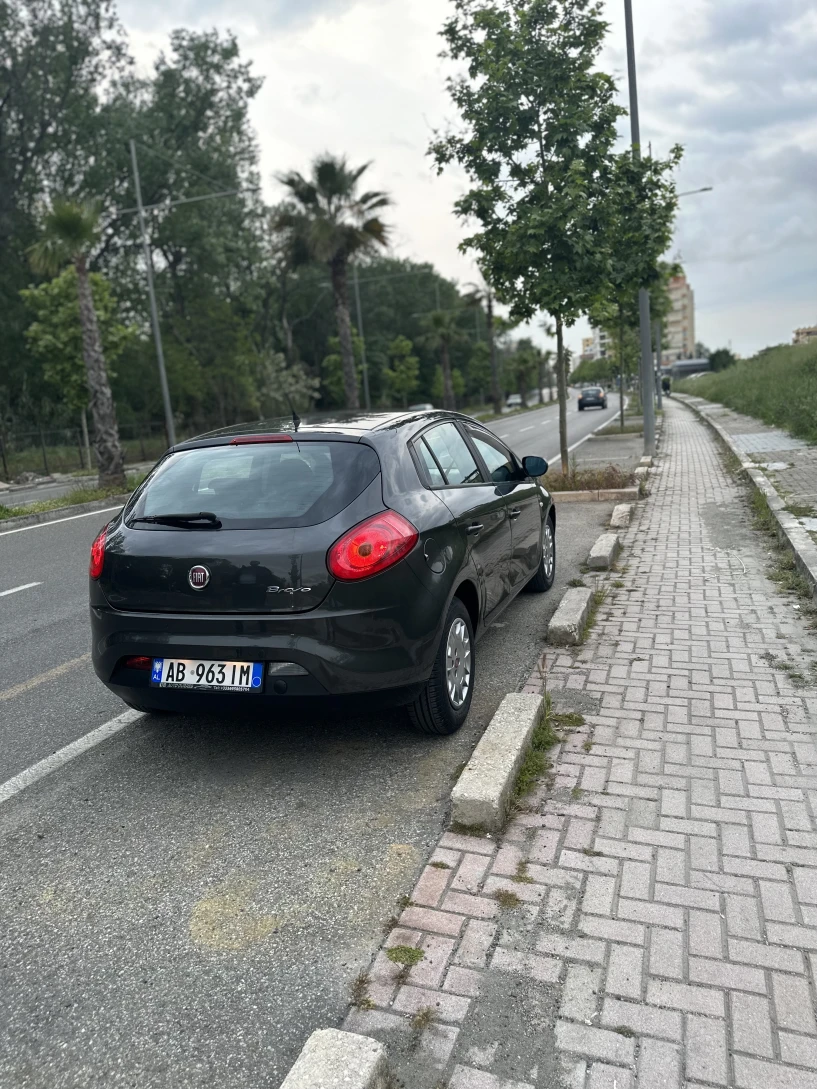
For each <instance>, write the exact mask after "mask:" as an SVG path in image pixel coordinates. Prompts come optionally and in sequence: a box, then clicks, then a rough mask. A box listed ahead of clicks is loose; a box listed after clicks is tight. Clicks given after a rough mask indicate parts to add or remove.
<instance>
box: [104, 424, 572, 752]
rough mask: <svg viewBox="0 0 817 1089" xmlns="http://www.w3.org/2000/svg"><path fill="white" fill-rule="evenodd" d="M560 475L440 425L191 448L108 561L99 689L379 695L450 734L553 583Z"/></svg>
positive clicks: (199, 702)
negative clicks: (486, 666) (496, 657)
mask: <svg viewBox="0 0 817 1089" xmlns="http://www.w3.org/2000/svg"><path fill="white" fill-rule="evenodd" d="M546 472H547V462H546V461H544V459H542V458H539V457H526V458H522V459H519V458H517V457H516V456H515V455H514V454H513V453H512V452H511V450H509V449H508V447H507V446H505V444H504V443H503V442H502V441H501V440H500V439H498V438H497V437H496V436H495V435H494V434H492V433H491V432H490V431H488V430H487V429H486V428H484V427H483V426H482V425H481V424H479V423H477V421H476V420H473V419H471V418H470V417H468V416H463V415H460V414H457V413H451V412H442V411H433V412H426V413H416V412H413V413H410V412H404V413H382V414H373V415H358V416H356V415H353V414H345V415H344V414H342V415H341V416H339V417H338V418H336V419H334V420H325V419H324V420H316V421H315V422H314V423H310V422H309V421H297V420H291V419H284V420H280V419H279V420H274V421H271V422H269V423H267V424H266V425H263V426H258V425H252V426H249V427H233V428H226V429H224V430H221V431H214V432H211V433H210V434H207V435H202V436H201V437H200V438H197V439H192V440H190V441H188V442H184V443H181V444H179V445H178V446H176V447H174V448H173V449H172V450H170V451H169V452H168V453H167V454H166V455H165V456H164V457H163V458H162V460H161V461H160V462H159V463H158V465H157V466H156V467H155V468H154V469H153V471H152V472H151V473H150V474H149V476H148V477H147V478H146V480H145V481H144V482H143V483H142V484H141V485H140V486H139V488H137V489H136V491H135V492H134V494H133V495H132V496H131V498H130V500H129V501H128V502H127V504H126V505H125V507H124V509H123V510H122V511H121V512H120V513H119V514H118V515H117V516H116V518H114V519H113V520H112V521H111V522H110V523H109V524H108V526H107V527H106V528H105V529H104V530H103V531H102V532H101V533H100V534H99V536H98V537H97V538H96V540H95V541H94V543H93V546H92V549H91V563H90V605H91V627H92V631H93V662H94V668H95V670H96V673H97V675H98V676H99V678H100V679H101V680H102V681H103V682H104V683H105V684H106V685H107V687H108V688H109V689H110V690H111V691H112V692H114V693H116V694H117V695H118V696H120V697H121V698H122V699H123V700H124V701H125V703H127V704H129V705H130V706H131V707H135V708H137V709H139V710H144V711H177V712H183V711H194V712H195V711H205V712H207V711H209V712H213V711H221V712H223V713H225V714H238V715H240V714H241V713H242V711H243V710H244V709H245V708H246V707H248V706H249V705H251V704H255V705H256V706H258V705H261V706H263V707H264V708H265V709H266V710H268V711H272V712H273V713H274V712H275V710H279V709H281V708H282V706H283V705H285V704H286V703H287V702H288V701H291V700H292V699H293V698H297V697H313V698H315V699H316V701H317V698H318V697H325V698H331V697H335V698H337V697H339V696H344V695H360V694H364V693H366V694H368V693H379V694H380V696H381V697H384V696H385V698H386V700H387V702H389V703H392V704H404V705H406V706H407V707H408V710H409V714H410V717H411V718H412V720H413V721H414V723H415V725H416V726H418V727H419V728H420V729H422V730H424V731H426V732H427V733H431V734H447V733H453V732H454V731H455V730H457V729H458V728H459V727H460V726H461V725H462V723H463V722H464V720H465V718H466V716H467V714H468V709H469V707H470V704H471V697H472V694H473V690H474V683H475V678H476V663H477V658H476V655H475V642H476V640H477V639H478V638H479V637H480V636H481V635H482V633H483V632H484V631H485V630H486V628H487V627H488V625H489V624H491V623H492V622H493V621H494V620H495V619H496V618H497V617H498V616H499V615H500V613H502V611H503V610H504V609H505V607H506V606H507V605H508V604H509V603H510V602H511V601H512V600H513V599H514V597H516V595H517V594H518V593H519V592H520V591H521V590H523V589H525V588H527V589H530V590H533V591H536V592H543V591H545V590H548V589H550V587H551V586H552V584H553V579H554V575H555V570H556V547H555V528H556V511H555V508H554V506H553V502H552V500H551V497H550V495H549V494H548V492H547V491H546V490H545V488H544V487H543V485H542V483H541V480H540V478H541V477H542V476H543V475H544V474H545V473H546Z"/></svg>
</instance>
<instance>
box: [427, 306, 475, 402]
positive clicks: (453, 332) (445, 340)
mask: <svg viewBox="0 0 817 1089" xmlns="http://www.w3.org/2000/svg"><path fill="white" fill-rule="evenodd" d="M458 318H459V314H458V312H457V311H456V310H432V312H431V313H430V314H429V315H428V318H427V321H426V325H427V329H428V332H427V333H426V335H425V341H426V343H427V344H429V345H430V346H431V347H433V348H435V349H436V350H437V351H438V352H439V353H440V368H441V371H442V402H443V408H448V409H455V408H456V407H457V399H456V395H455V390H454V383H453V378H452V373H451V347H452V345H453V344H454V343H456V342H457V341H458V340H460V341H461V340H465V339H466V338H465V336H464V334H463V333H462V331H461V329H460V328H459V321H458Z"/></svg>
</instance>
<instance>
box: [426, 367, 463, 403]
mask: <svg viewBox="0 0 817 1089" xmlns="http://www.w3.org/2000/svg"><path fill="white" fill-rule="evenodd" d="M451 391H452V393H453V397H454V402H453V408H456V407H457V400H458V399H459V398H461V397H462V396H463V394H464V393H465V378H464V377H463V373H462V371H461V370H460V369H459V367H454V368H452V370H451ZM431 400H432V401H436V402H437V403H438V404H439V402H440V401H444V400H445V378H444V375H443V369H442V367H438V368H437V370H436V372H435V374H434V381H433V383H432V385H431Z"/></svg>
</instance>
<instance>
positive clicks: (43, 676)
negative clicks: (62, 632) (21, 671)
mask: <svg viewBox="0 0 817 1089" xmlns="http://www.w3.org/2000/svg"><path fill="white" fill-rule="evenodd" d="M90 660H91V655H90V654H81V655H80V656H79V658H72V659H71V661H70V662H63V663H62V665H58V666H54V668H53V669H48V670H46V671H45V673H38V674H37V676H36V677H31V679H30V680H27V681H22V682H21V683H20V684H15V685H14V687H13V688H6V689H5V691H2V692H0V703H2V702H3V700H13V699H14V697H15V696H22V694H23V693H24V692H30V691H31V689H32V688H37V687H38V685H41V684H45V682H46V681H53V680H54V678H55V677H61V676H62V675H63V673H67V672H68V671H69V670H70V669H73V668H74V666H78V665H82V664H83V662H90Z"/></svg>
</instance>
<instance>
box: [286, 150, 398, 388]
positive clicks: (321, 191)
mask: <svg viewBox="0 0 817 1089" xmlns="http://www.w3.org/2000/svg"><path fill="white" fill-rule="evenodd" d="M370 165H371V164H370V163H364V164H363V166H359V167H356V168H354V169H353V168H350V167H349V166H348V164H347V162H346V159H345V158H340V157H335V156H332V155H323V156H320V157H319V158H317V159H316V160H315V161H314V163H313V164H312V174H311V177H310V178H308V179H307V178H304V177H303V175H301V174H299V173H298V172H297V171H292V172H290V173H289V174H282V175H280V177H279V181H281V182H282V183H283V184H284V185H285V186H286V187H287V189H289V191H290V194H291V197H292V202H293V205H294V207H293V209H292V210H284V211H282V213H281V214H280V215H279V217H278V221H277V222H278V226H280V227H283V228H285V229H290V230H292V231H293V233H294V235H295V237H296V238H297V240H298V242H299V243H300V248H301V252H302V254H303V259H304V260H306V259H307V258H308V259H311V260H314V261H320V262H323V263H324V264H326V265H328V266H329V273H330V276H331V279H332V291H333V294H334V299H335V318H336V322H337V331H338V340H339V342H340V355H341V361H342V363H343V383H344V392H345V395H346V407H347V408H350V409H358V408H360V394H359V391H358V385H357V380H356V375H355V359H354V350H353V347H352V322H351V318H350V316H349V287H348V282H347V273H348V266H349V260H350V258H352V257H353V256H355V255H356V254H366V253H370V252H372V251H374V250H376V249H377V248H378V247H379V246H385V245H386V241H387V237H388V229H387V227H386V225H385V224H384V223H383V221H382V220H381V219H380V218H379V217H378V216H377V215H376V213H377V212H379V211H380V210H381V209H383V208H386V207H387V206H388V205H389V204H391V198H390V197H389V196H387V194H386V193H383V192H377V191H367V192H364V193H360V192H359V191H358V182H359V181H360V179H361V177H362V176H363V174H364V173H365V171H366V170H368V168H369V166H370Z"/></svg>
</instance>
